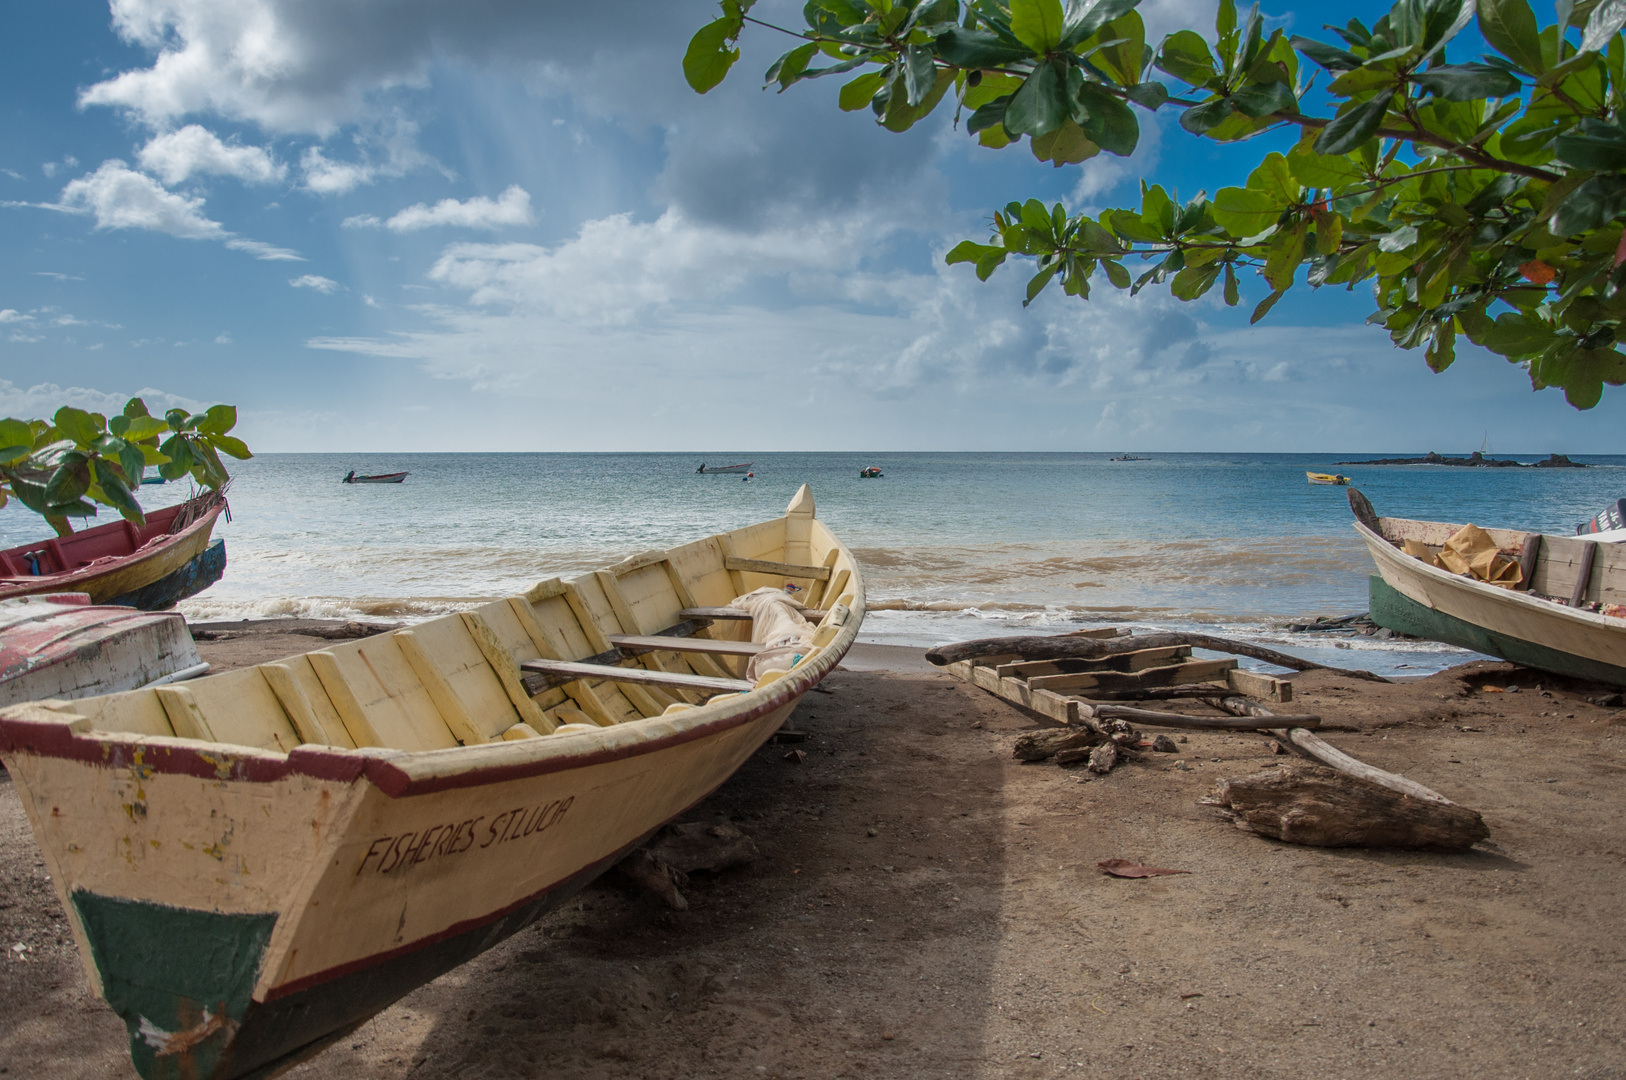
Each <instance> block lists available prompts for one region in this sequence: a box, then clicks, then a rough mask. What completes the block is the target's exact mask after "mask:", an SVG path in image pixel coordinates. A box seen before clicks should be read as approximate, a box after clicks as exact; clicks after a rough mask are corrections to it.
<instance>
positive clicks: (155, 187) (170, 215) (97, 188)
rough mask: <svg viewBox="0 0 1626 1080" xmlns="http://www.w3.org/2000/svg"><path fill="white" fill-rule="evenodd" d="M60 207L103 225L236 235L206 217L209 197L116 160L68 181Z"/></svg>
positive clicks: (193, 235) (184, 234) (195, 236)
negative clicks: (180, 190)
mask: <svg viewBox="0 0 1626 1080" xmlns="http://www.w3.org/2000/svg"><path fill="white" fill-rule="evenodd" d="M58 205H59V206H60V207H61V208H62V209H64V210H72V211H79V212H83V213H89V214H93V215H94V216H95V218H96V227H97V228H98V229H150V230H152V231H153V232H161V233H168V234H169V235H170V236H178V237H181V238H183V239H187V240H225V239H226V238H227V237H229V236H230V235H231V234H230V233H228V232H227V231H226V229H225V227H224V226H222V225H221V224H220V223H219V222H218V221H211V220H209V219H208V218H206V217H204V216H203V200H202V199H199V198H193V197H190V196H186V195H178V194H176V193H175V192H173V191H168V190H165V189H164V188H163V187H161V186H160V185H159V184H158V182H157V181H155V180H153V179H152V178H151V177H149V176H144V175H142V174H141V173H138V172H135V171H134V170H132V169H130V168H129V167H128V166H126V165H125V164H124V162H122V161H119V160H117V159H116V158H115V159H113V160H110V161H104V162H102V164H101V167H100V168H98V169H97V170H96V171H95V172H93V173H90V174H88V175H86V176H81V177H80V178H79V179H77V180H70V181H68V185H67V186H66V187H64V188H63V189H62V195H61V196H60V198H59V200H58Z"/></svg>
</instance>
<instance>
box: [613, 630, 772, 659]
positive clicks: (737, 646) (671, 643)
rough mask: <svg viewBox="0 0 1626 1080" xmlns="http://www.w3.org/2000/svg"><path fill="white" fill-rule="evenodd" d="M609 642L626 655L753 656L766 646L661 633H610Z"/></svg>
mask: <svg viewBox="0 0 1626 1080" xmlns="http://www.w3.org/2000/svg"><path fill="white" fill-rule="evenodd" d="M610 644H611V645H614V646H615V647H616V648H617V649H620V650H621V652H623V653H625V654H628V655H636V654H638V653H640V652H650V651H654V650H660V651H663V652H681V653H712V654H715V655H717V656H755V655H756V654H757V653H759V652H761V651H762V650H763V649H764V648H766V646H763V645H757V644H754V643H753V642H749V641H713V640H711V639H709V638H685V637H675V636H673V637H668V636H664V635H661V634H611V635H610Z"/></svg>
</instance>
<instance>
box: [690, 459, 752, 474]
mask: <svg viewBox="0 0 1626 1080" xmlns="http://www.w3.org/2000/svg"><path fill="white" fill-rule="evenodd" d="M750 469H751V462H749V461H742V462H740V463H739V464H738V465H707V464H706V463H705V462H701V463H700V468H698V469H696V470H695V472H697V473H725V472H726V473H742V472H749V471H750Z"/></svg>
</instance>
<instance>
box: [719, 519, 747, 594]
mask: <svg viewBox="0 0 1626 1080" xmlns="http://www.w3.org/2000/svg"><path fill="white" fill-rule="evenodd" d="M712 539H714V540H716V541H717V550H718V551H720V552H722V555H723V569H724V570H725V571H726V572H727V573H728V580H729V581H730V582H731V583H732V584H733V586H734V595H735V596H744V595H745V578H744V577H742V576H741V575H740V572H739V571H738V570H733V569H730V568H729V565H728V560H730V559H737V558H739V557H740V553H739V550H738V549H737V548H735V546H734V537H733V536H731V535H729V534H728V533H719V534H717V535H716V536H715V537H713V538H712Z"/></svg>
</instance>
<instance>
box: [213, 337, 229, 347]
mask: <svg viewBox="0 0 1626 1080" xmlns="http://www.w3.org/2000/svg"><path fill="white" fill-rule="evenodd" d="M215 344H216V345H230V344H231V335H230V334H219V335H217V336H216V337H215Z"/></svg>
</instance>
